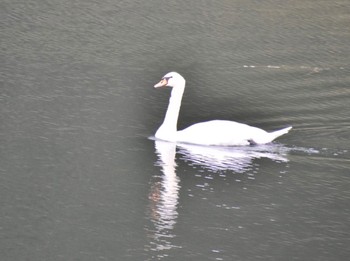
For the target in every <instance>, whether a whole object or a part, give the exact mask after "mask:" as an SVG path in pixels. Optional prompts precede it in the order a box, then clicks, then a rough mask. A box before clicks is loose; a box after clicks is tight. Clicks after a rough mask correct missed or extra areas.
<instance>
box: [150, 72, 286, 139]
mask: <svg viewBox="0 0 350 261" xmlns="http://www.w3.org/2000/svg"><path fill="white" fill-rule="evenodd" d="M185 83H186V81H185V79H184V78H183V77H182V76H181V75H180V74H178V73H177V72H170V73H167V74H166V75H164V77H163V78H162V79H161V81H160V82H159V83H157V84H156V85H154V87H155V88H159V87H166V86H169V87H173V89H172V91H171V97H170V100H169V105H168V109H167V112H166V114H165V118H164V121H163V124H162V125H161V126H160V127H159V129H158V130H157V132H156V134H155V137H156V138H157V139H160V140H166V141H171V142H181V143H191V144H199V145H218V146H242V145H251V144H265V143H269V142H271V141H273V140H274V139H276V138H277V137H279V136H281V135H283V134H286V133H287V132H288V131H289V130H290V129H291V128H292V127H287V128H284V129H281V130H277V131H274V132H270V133H268V132H266V131H264V130H262V129H259V128H256V127H252V126H249V125H246V124H243V123H238V122H234V121H226V120H213V121H206V122H201V123H196V124H194V125H192V126H190V127H188V128H186V129H184V130H181V131H177V120H178V117H179V111H180V107H181V100H182V95H183V92H184V90H185Z"/></svg>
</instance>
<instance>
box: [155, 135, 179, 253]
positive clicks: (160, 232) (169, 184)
mask: <svg viewBox="0 0 350 261" xmlns="http://www.w3.org/2000/svg"><path fill="white" fill-rule="evenodd" d="M155 147H156V152H157V154H158V158H159V160H158V164H157V165H160V166H161V168H162V172H163V175H161V176H158V175H157V176H154V177H153V180H152V184H151V192H150V194H149V200H150V215H151V221H152V223H153V225H154V230H153V231H150V232H152V233H151V234H150V237H151V239H152V241H151V242H150V243H151V250H153V251H161V250H167V249H171V248H176V247H179V246H175V245H173V244H172V243H171V238H173V237H175V235H174V232H173V229H174V226H175V224H176V219H177V216H178V212H177V205H178V199H179V188H180V187H179V181H180V179H179V177H178V176H176V173H175V168H176V163H175V154H176V144H175V143H168V142H162V141H155ZM161 257H162V255H160V254H159V255H158V258H161Z"/></svg>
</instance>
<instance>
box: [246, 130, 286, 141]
mask: <svg viewBox="0 0 350 261" xmlns="http://www.w3.org/2000/svg"><path fill="white" fill-rule="evenodd" d="M291 128H292V126H290V127H287V128H284V129H282V130H277V131H273V132H265V134H264V135H257V136H255V137H254V138H252V139H250V140H249V143H250V144H266V143H269V142H271V141H273V140H274V139H276V138H277V137H279V136H282V135H283V134H286V133H288V131H290V129H291Z"/></svg>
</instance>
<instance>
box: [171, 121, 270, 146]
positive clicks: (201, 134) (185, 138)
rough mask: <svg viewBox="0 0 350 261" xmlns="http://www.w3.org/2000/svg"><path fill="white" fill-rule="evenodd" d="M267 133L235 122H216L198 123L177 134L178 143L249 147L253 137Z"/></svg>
mask: <svg viewBox="0 0 350 261" xmlns="http://www.w3.org/2000/svg"><path fill="white" fill-rule="evenodd" d="M266 134H267V132H266V131H264V130H262V129H259V128H256V127H251V126H249V125H246V124H243V123H238V122H234V121H223V120H214V121H206V122H201V123H196V124H194V125H192V126H190V127H188V128H186V129H184V130H181V131H178V132H177V141H179V142H184V143H193V144H202V145H222V146H229V145H249V144H250V141H251V140H252V139H253V137H256V136H257V135H266Z"/></svg>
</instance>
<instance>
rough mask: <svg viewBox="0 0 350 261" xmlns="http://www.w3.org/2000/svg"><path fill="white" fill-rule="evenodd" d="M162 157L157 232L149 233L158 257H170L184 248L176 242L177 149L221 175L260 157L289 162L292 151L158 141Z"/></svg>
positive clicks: (155, 205)
mask: <svg viewBox="0 0 350 261" xmlns="http://www.w3.org/2000/svg"><path fill="white" fill-rule="evenodd" d="M155 148H156V152H157V155H158V161H157V163H156V164H157V165H159V166H160V167H161V170H162V175H154V176H153V177H152V181H151V191H150V194H149V201H150V205H149V206H150V207H149V213H150V219H151V222H152V224H153V229H150V230H148V232H149V237H150V249H151V250H152V251H156V252H157V258H158V259H161V258H162V257H166V256H167V254H165V253H164V252H163V251H164V250H170V249H173V248H180V247H181V246H177V245H175V244H174V243H173V242H172V241H173V239H174V238H175V236H176V235H175V232H174V228H175V225H176V222H177V218H178V212H177V207H178V201H179V189H180V185H179V182H180V179H179V177H178V176H177V175H176V163H175V156H176V149H177V148H178V154H179V155H181V156H180V157H181V159H183V160H185V161H187V162H188V163H190V164H195V165H200V166H202V167H204V168H205V169H207V170H210V171H213V172H217V171H220V170H231V171H233V172H236V173H237V172H239V173H241V172H244V171H246V170H248V169H250V168H251V167H252V165H253V160H254V159H257V158H269V159H271V160H273V161H280V162H287V161H288V159H287V158H286V155H287V153H288V151H289V149H288V148H286V147H284V146H282V145H276V144H270V145H264V146H253V147H207V146H197V145H189V144H176V143H171V142H165V141H159V140H155Z"/></svg>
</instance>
